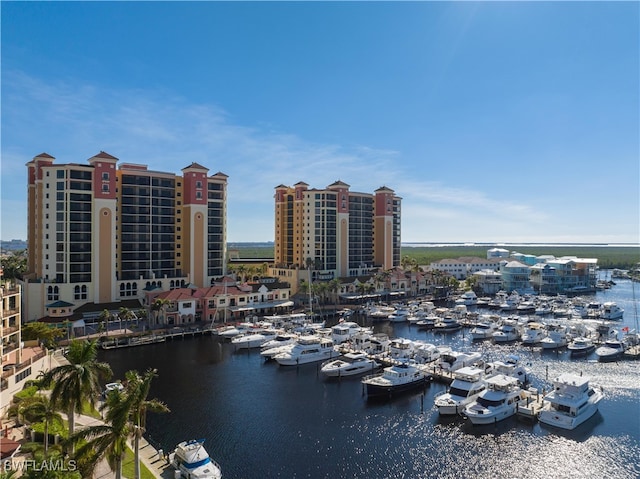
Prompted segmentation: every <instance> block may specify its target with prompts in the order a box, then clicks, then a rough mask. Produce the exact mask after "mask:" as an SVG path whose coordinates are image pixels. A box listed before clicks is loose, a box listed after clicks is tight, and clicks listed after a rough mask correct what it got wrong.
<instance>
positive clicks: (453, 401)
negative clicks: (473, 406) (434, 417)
mask: <svg viewBox="0 0 640 479" xmlns="http://www.w3.org/2000/svg"><path fill="white" fill-rule="evenodd" d="M484 379H485V371H484V369H480V368H477V367H473V366H468V367H464V368H460V369H458V370H457V371H456V372H455V373H454V379H453V381H452V382H451V385H450V386H449V388H448V389H447V392H445V393H443V394H440V395H438V396H436V397H435V405H436V407H437V408H438V413H440V414H441V415H451V414H459V413H460V412H462V411H463V410H464V408H465V406H467V404H470V403H471V402H472V401H474V400H475V399H476V398H477V397H478V396H479V395H480V393H481V392H482V391H484V390H485V389H486V388H487V385H486V382H485V380H484Z"/></svg>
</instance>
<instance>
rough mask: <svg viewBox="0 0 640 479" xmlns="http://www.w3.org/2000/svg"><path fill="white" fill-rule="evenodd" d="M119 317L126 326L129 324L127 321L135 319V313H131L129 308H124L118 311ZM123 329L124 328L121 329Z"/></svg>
mask: <svg viewBox="0 0 640 479" xmlns="http://www.w3.org/2000/svg"><path fill="white" fill-rule="evenodd" d="M118 317H119V318H120V320H123V319H124V321H125V325H126V323H127V321H129V320H131V319H133V318H135V315H134V314H133V311H131V310H130V309H129V308H125V307H124V306H123V307H121V308H120V310H119V311H118ZM125 327H126V326H125ZM120 329H122V328H120Z"/></svg>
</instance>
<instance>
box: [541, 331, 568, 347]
mask: <svg viewBox="0 0 640 479" xmlns="http://www.w3.org/2000/svg"><path fill="white" fill-rule="evenodd" d="M568 344H569V338H568V336H567V328H566V326H564V325H550V326H548V330H547V337H546V338H543V339H542V340H541V341H540V346H542V349H559V348H564V347H565V346H566V345H568Z"/></svg>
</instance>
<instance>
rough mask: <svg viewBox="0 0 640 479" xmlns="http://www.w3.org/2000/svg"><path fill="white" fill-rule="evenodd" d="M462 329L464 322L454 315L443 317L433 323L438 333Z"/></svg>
mask: <svg viewBox="0 0 640 479" xmlns="http://www.w3.org/2000/svg"><path fill="white" fill-rule="evenodd" d="M460 329H462V323H461V322H460V321H458V320H457V319H455V318H453V317H448V318H442V319H441V320H440V321H436V322H435V323H434V325H433V330H434V331H435V332H436V333H453V332H455V331H458V330H460Z"/></svg>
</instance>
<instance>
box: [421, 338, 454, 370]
mask: <svg viewBox="0 0 640 479" xmlns="http://www.w3.org/2000/svg"><path fill="white" fill-rule="evenodd" d="M450 350H451V348H450V347H448V346H436V345H435V344H431V343H427V342H426V341H422V340H419V339H417V340H415V341H414V345H413V359H415V360H416V362H418V363H420V364H427V363H432V362H433V361H436V360H437V359H438V358H439V357H440V355H441V354H442V353H443V352H448V351H450Z"/></svg>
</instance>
